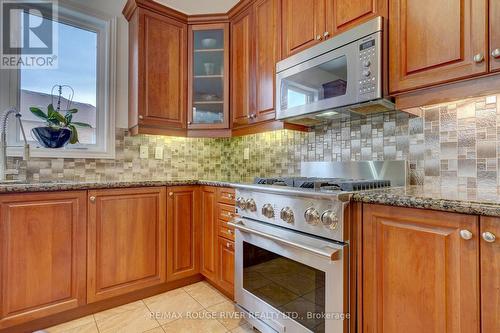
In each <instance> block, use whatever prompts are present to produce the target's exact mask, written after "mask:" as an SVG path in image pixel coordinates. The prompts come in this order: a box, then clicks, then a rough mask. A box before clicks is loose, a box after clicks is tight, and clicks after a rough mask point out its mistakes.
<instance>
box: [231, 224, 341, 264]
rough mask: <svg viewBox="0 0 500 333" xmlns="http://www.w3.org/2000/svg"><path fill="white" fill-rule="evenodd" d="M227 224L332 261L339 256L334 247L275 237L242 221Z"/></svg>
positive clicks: (337, 250) (338, 251)
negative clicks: (320, 247) (248, 226)
mask: <svg viewBox="0 0 500 333" xmlns="http://www.w3.org/2000/svg"><path fill="white" fill-rule="evenodd" d="M227 224H228V225H230V226H231V227H233V228H236V229H238V230H240V231H243V232H246V233H249V234H254V235H257V236H261V237H265V238H267V239H270V240H273V241H275V242H278V243H282V244H286V245H289V246H292V247H295V248H298V249H301V250H306V251H308V252H312V253H315V254H318V255H320V256H322V257H327V258H328V259H330V260H332V261H336V260H338V259H339V257H340V256H339V255H340V252H341V250H340V249H334V248H330V247H327V246H325V247H324V248H322V249H319V248H315V247H312V246H310V245H306V244H300V243H296V242H292V241H289V240H287V239H282V238H280V237H276V236H274V235H270V234H267V233H265V232H262V231H258V230H254V229H250V228H247V227H246V226H245V223H243V222H242V221H235V222H228V223H227ZM327 249H328V250H327Z"/></svg>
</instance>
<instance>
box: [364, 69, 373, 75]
mask: <svg viewBox="0 0 500 333" xmlns="http://www.w3.org/2000/svg"><path fill="white" fill-rule="evenodd" d="M371 74H372V72H370V70H369V69H365V70H364V71H363V76H366V77H369V76H370V75H371Z"/></svg>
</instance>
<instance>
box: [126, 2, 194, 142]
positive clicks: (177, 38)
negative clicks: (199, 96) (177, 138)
mask: <svg viewBox="0 0 500 333" xmlns="http://www.w3.org/2000/svg"><path fill="white" fill-rule="evenodd" d="M127 18H128V20H129V50H130V51H129V52H130V54H129V63H130V65H129V128H130V129H131V132H132V133H133V134H137V133H140V134H141V133H144V134H175V133H177V134H182V133H183V132H185V129H186V126H187V120H186V107H187V106H186V101H187V100H186V95H187V63H186V62H187V25H186V24H185V23H183V22H181V21H179V20H176V19H173V18H170V17H167V16H165V15H162V14H159V13H157V12H154V11H151V10H148V9H144V8H141V7H139V8H137V9H136V10H135V11H134V12H133V14H131V15H129V16H128V17H127Z"/></svg>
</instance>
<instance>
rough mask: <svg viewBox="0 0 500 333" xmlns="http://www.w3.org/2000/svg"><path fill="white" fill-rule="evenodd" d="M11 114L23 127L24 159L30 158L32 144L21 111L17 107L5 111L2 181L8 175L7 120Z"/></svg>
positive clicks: (0, 157) (0, 147) (0, 158)
mask: <svg viewBox="0 0 500 333" xmlns="http://www.w3.org/2000/svg"><path fill="white" fill-rule="evenodd" d="M11 114H15V117H16V119H17V121H18V122H19V127H20V128H21V133H22V135H23V139H24V152H23V159H24V160H28V159H29V155H30V146H29V144H28V141H27V140H26V134H25V133H24V127H23V122H22V121H21V113H20V112H19V111H17V110H16V109H15V108H13V107H12V108H10V109H8V110H7V111H5V112H4V113H3V115H2V118H1V121H0V123H1V126H2V127H1V131H2V134H1V139H0V182H2V181H5V180H6V176H7V174H8V173H7V147H8V145H7V121H8V119H9V116H10V115H11Z"/></svg>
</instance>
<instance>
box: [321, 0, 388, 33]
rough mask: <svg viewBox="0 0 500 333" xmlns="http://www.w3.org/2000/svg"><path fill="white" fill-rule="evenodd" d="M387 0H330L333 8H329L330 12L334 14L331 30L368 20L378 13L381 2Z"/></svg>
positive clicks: (345, 27)
mask: <svg viewBox="0 0 500 333" xmlns="http://www.w3.org/2000/svg"><path fill="white" fill-rule="evenodd" d="M383 1H386V0H357V1H351V0H330V1H328V2H327V6H328V4H330V5H331V6H333V8H331V9H328V14H329V15H332V16H333V27H332V28H330V29H331V30H330V32H336V31H339V30H343V29H348V28H350V27H352V26H353V25H356V24H358V23H359V22H360V21H361V20H366V19H368V18H370V17H372V16H375V14H376V13H377V10H378V8H377V6H378V3H379V2H383Z"/></svg>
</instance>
